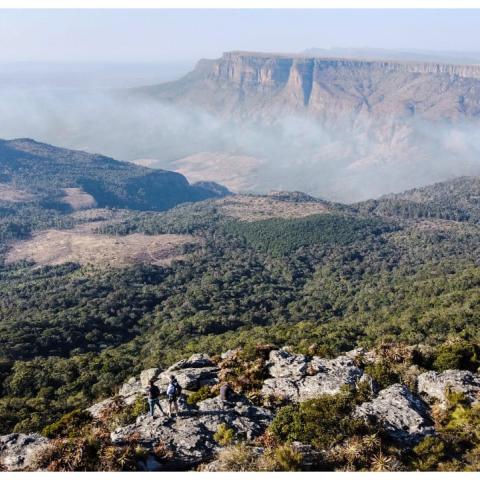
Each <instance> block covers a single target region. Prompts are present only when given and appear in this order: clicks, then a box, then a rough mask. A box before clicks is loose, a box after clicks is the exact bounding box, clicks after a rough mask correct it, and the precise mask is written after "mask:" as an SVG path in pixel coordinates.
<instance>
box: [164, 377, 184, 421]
mask: <svg viewBox="0 0 480 480" xmlns="http://www.w3.org/2000/svg"><path fill="white" fill-rule="evenodd" d="M181 393H182V387H181V386H180V384H179V383H178V382H177V379H176V378H175V376H174V375H170V383H169V384H168V387H167V397H168V411H169V414H170V417H173V412H172V410H175V413H176V414H177V415H178V399H179V397H180V395H181Z"/></svg>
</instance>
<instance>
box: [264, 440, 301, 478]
mask: <svg viewBox="0 0 480 480" xmlns="http://www.w3.org/2000/svg"><path fill="white" fill-rule="evenodd" d="M302 461H303V455H302V453H301V452H299V451H298V450H297V449H295V447H293V446H292V445H290V444H285V445H280V446H278V447H275V448H273V449H271V450H267V451H266V452H265V454H264V455H263V456H262V457H261V458H260V459H259V462H258V469H259V470H264V471H265V470H266V471H270V472H271V471H275V472H298V471H301V470H302Z"/></svg>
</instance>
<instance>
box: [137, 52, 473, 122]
mask: <svg viewBox="0 0 480 480" xmlns="http://www.w3.org/2000/svg"><path fill="white" fill-rule="evenodd" d="M136 92H139V93H145V94H149V95H153V96H155V97H157V98H158V99H162V100H166V101H171V102H180V103H185V102H186V103H195V104H198V105H201V106H204V107H206V108H207V109H208V110H210V111H214V112H217V113H224V114H233V115H236V114H239V115H241V116H249V117H254V118H262V119H265V118H267V117H271V118H274V116H275V114H278V112H282V113H287V112H292V111H297V112H298V111H307V112H308V114H310V115H312V116H314V117H317V118H318V117H320V118H323V119H326V120H327V119H329V118H330V117H338V116H342V115H350V114H359V113H366V114H368V115H373V116H376V117H378V116H382V115H400V116H413V115H421V116H424V117H426V118H430V119H432V118H439V117H442V118H443V117H448V118H451V119H455V118H459V117H462V116H466V117H478V115H479V114H480V66H478V65H459V64H447V63H430V62H400V61H395V60H360V59H354V58H321V57H316V56H306V55H300V54H268V53H257V52H240V51H234V52H226V53H224V54H223V56H222V57H221V58H220V59H217V60H201V61H200V62H199V63H198V64H197V66H196V68H195V70H194V71H193V72H191V73H189V74H188V75H186V76H185V77H183V78H182V79H180V80H178V81H175V82H169V83H166V84H162V85H157V86H152V87H144V88H142V89H137V90H136Z"/></svg>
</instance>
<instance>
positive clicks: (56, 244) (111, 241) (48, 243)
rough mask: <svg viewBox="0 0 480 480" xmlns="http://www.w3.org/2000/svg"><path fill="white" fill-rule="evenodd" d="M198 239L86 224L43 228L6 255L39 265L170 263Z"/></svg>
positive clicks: (14, 260) (9, 258) (118, 265)
mask: <svg viewBox="0 0 480 480" xmlns="http://www.w3.org/2000/svg"><path fill="white" fill-rule="evenodd" d="M198 241H199V240H198V239H197V238H195V237H193V236H190V235H144V234H139V233H135V234H132V235H126V236H122V237H114V236H108V235H98V234H95V233H92V232H90V231H88V225H82V226H81V227H80V228H78V229H75V230H45V231H43V232H39V233H37V234H35V235H34V236H33V237H32V238H31V239H29V240H24V241H20V242H16V243H15V244H13V246H12V247H11V249H10V250H9V252H8V254H7V258H6V263H14V262H18V261H20V260H29V261H33V262H35V263H36V264H38V265H59V264H62V263H67V262H74V263H79V264H81V265H97V266H104V267H107V266H110V267H123V266H127V265H132V264H136V263H149V264H154V265H169V264H170V263H171V262H172V261H173V260H178V259H181V258H183V257H184V256H183V255H182V249H181V247H182V246H183V245H186V244H192V243H197V242H198Z"/></svg>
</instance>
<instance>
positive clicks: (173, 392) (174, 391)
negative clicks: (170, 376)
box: [167, 382, 182, 398]
mask: <svg viewBox="0 0 480 480" xmlns="http://www.w3.org/2000/svg"><path fill="white" fill-rule="evenodd" d="M181 393H182V387H181V386H180V385H179V384H178V383H177V382H175V383H172V382H170V383H169V385H168V388H167V395H168V396H169V397H173V398H178V397H179V396H180V394H181Z"/></svg>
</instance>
